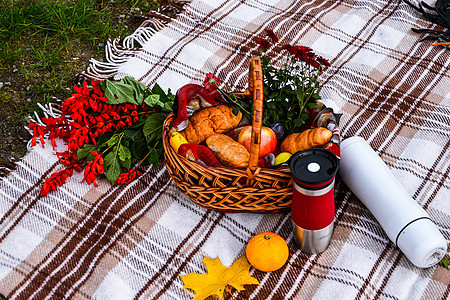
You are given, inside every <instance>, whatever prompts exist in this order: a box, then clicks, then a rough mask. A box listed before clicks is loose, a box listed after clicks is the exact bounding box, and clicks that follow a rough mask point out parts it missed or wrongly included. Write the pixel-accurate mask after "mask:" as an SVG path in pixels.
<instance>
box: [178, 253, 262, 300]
mask: <svg viewBox="0 0 450 300" xmlns="http://www.w3.org/2000/svg"><path fill="white" fill-rule="evenodd" d="M203 263H204V264H205V266H206V269H207V270H208V274H195V273H189V274H187V275H180V277H181V279H182V280H183V282H184V288H185V289H191V290H193V291H194V292H195V297H194V299H193V300H198V299H205V298H206V297H208V296H211V295H217V296H219V297H220V298H222V297H223V291H224V290H225V288H226V286H227V285H231V286H232V287H234V288H235V289H237V290H239V291H242V290H245V288H244V287H243V286H242V285H243V284H259V281H258V279H256V278H254V277H251V276H250V275H249V269H250V264H249V262H248V261H247V259H246V258H245V256H241V257H240V258H238V259H236V260H235V261H234V263H233V264H232V265H231V266H230V267H229V268H227V267H225V266H224V265H223V264H222V262H221V261H220V259H219V258H218V257H216V258H214V259H211V258H209V257H206V256H204V257H203Z"/></svg>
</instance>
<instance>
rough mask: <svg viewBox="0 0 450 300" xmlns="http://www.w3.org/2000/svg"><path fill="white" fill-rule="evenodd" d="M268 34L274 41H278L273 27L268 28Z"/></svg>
mask: <svg viewBox="0 0 450 300" xmlns="http://www.w3.org/2000/svg"><path fill="white" fill-rule="evenodd" d="M266 34H267V36H268V37H269V38H270V39H271V40H272V41H273V42H274V43H278V36H277V35H276V34H275V32H273V30H271V29H266Z"/></svg>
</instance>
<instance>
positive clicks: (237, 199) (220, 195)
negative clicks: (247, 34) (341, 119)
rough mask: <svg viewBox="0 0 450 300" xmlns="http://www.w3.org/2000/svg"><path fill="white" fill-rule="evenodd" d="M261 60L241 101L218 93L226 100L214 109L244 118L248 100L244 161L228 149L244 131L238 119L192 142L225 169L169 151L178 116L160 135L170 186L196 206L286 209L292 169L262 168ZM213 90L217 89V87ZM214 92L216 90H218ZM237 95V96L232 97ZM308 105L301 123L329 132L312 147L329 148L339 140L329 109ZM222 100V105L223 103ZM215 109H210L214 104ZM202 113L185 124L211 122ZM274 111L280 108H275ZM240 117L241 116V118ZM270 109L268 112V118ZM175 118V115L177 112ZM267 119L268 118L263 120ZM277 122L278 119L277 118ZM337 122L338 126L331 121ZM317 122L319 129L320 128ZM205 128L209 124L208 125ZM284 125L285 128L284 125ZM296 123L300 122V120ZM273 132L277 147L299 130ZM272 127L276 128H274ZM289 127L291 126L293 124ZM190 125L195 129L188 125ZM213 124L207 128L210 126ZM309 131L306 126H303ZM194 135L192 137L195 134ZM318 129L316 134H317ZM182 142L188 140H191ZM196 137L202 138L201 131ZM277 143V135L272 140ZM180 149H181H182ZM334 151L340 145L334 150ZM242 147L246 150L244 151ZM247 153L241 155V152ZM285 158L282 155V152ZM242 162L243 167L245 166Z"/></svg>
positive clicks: (254, 62) (279, 126) (279, 127)
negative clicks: (248, 126) (247, 147)
mask: <svg viewBox="0 0 450 300" xmlns="http://www.w3.org/2000/svg"><path fill="white" fill-rule="evenodd" d="M262 65H263V63H262V61H261V59H260V57H253V58H252V59H251V63H250V72H249V84H248V89H247V90H246V91H245V92H243V93H239V97H234V95H231V96H230V94H227V93H225V92H224V91H222V90H221V93H222V95H223V96H224V97H225V98H226V102H227V103H226V104H218V106H224V107H228V108H229V111H230V112H231V113H232V114H233V118H237V119H242V118H244V115H245V116H246V117H248V112H249V108H248V106H247V105H246V103H245V101H251V103H252V109H251V111H252V113H251V115H250V117H251V119H252V125H251V139H250V140H251V144H250V151H248V160H247V156H246V155H245V157H244V158H242V157H240V156H236V154H235V153H234V151H230V150H229V149H230V148H234V147H238V146H237V145H240V144H239V143H238V140H239V139H238V136H239V134H240V133H241V132H242V130H243V129H242V128H241V127H239V124H238V123H239V121H237V119H236V122H235V123H236V124H235V125H234V126H231V127H230V128H228V129H227V130H225V131H223V132H222V133H221V134H215V133H213V132H212V131H213V130H210V129H206V130H205V131H209V133H210V134H211V136H210V137H206V140H205V142H201V140H202V139H203V138H199V139H197V138H196V141H198V142H199V143H200V145H206V146H207V147H208V148H209V149H210V150H212V152H213V153H214V154H215V155H216V157H217V159H218V160H219V161H220V162H221V163H222V164H223V165H224V166H219V167H212V166H208V165H207V164H201V163H200V164H199V163H195V162H194V161H192V160H189V159H187V158H185V157H183V156H182V155H178V154H177V153H176V152H175V151H174V150H173V149H171V147H170V145H169V143H168V138H169V133H170V131H171V130H172V127H171V124H172V122H173V121H174V119H175V118H176V116H175V114H170V115H169V116H168V117H167V119H166V120H165V122H164V134H163V143H164V148H165V152H164V154H165V159H166V160H165V162H166V167H167V170H168V172H169V174H170V176H171V177H172V179H173V180H174V183H175V184H176V185H177V186H178V187H179V188H180V189H181V191H182V192H183V193H184V194H185V195H186V196H187V197H188V198H190V199H191V200H192V201H194V202H195V203H197V204H198V205H200V206H202V207H205V208H208V209H212V210H217V211H223V212H259V213H270V212H279V211H286V210H288V209H290V204H291V196H292V182H293V180H292V176H291V174H290V169H289V167H287V166H286V165H283V164H281V167H278V166H274V167H273V168H272V167H267V161H265V163H264V164H261V162H262V161H264V160H262V159H260V153H261V140H262V139H261V136H262V130H263V119H264V113H263V98H264V94H263V76H262V75H263V70H262ZM216 83H217V78H215V77H214V76H213V75H211V74H208V77H207V80H206V81H205V86H207V84H210V85H215V86H217V85H216ZM216 88H217V87H216ZM217 89H218V88H217ZM236 95H238V93H236ZM308 101H313V102H316V100H315V98H313V97H310V98H308V100H307V101H306V100H305V103H304V105H303V108H304V109H305V110H307V112H304V113H302V114H303V115H304V114H305V113H306V114H307V115H308V116H309V119H307V120H305V122H304V123H303V124H306V125H305V126H309V127H313V128H314V127H318V126H320V127H324V129H325V127H328V128H329V129H326V130H327V132H329V133H331V135H329V136H328V139H327V140H323V144H324V145H318V144H314V145H316V146H323V147H331V145H332V144H335V143H336V142H337V145H338V144H339V130H338V127H337V119H336V118H335V117H334V113H333V111H332V110H330V109H327V108H325V107H324V109H323V111H319V110H318V109H314V108H317V105H309V106H308V103H309V102H308ZM224 102H225V101H224ZM213 107H214V106H213ZM203 110H205V109H202V110H199V111H196V112H195V113H194V114H193V115H192V116H190V117H189V118H188V120H187V123H188V125H187V127H186V130H185V131H187V128H188V127H189V126H191V123H192V124H195V123H199V122H198V121H195V120H196V118H198V117H196V115H197V116H198V115H200V116H202V122H210V121H208V120H206V118H207V116H208V115H209V113H202V111H203ZM277 110H279V109H278V108H277ZM241 113H242V117H241V116H240V114H241ZM272 113H273V111H272V110H270V106H268V114H272ZM176 115H177V116H178V115H179V114H176ZM266 120H268V119H267V118H266ZM277 121H280V120H277ZM335 121H336V122H335ZM319 123H320V125H319ZM206 124H207V123H206ZM286 124H287V125H288V126H289V124H288V123H286ZM296 124H300V122H299V121H297V122H296ZM268 125H269V126H264V127H274V128H277V131H278V133H281V134H279V137H280V138H279V140H280V144H281V141H282V140H283V138H284V137H285V136H286V135H287V134H286V133H291V132H289V130H293V129H294V128H300V127H301V126H299V127H295V126H294V127H293V126H291V127H288V128H285V125H284V124H281V122H276V123H275V124H274V125H273V126H270V124H268ZM275 125H276V126H275ZM291 125H292V124H291ZM192 127H194V126H192ZM212 127H213V126H209V128H212ZM305 129H307V128H305ZM197 131H202V127H201V126H199V127H198V129H197ZM197 131H196V132H195V135H194V134H193V136H196V135H198V134H197ZM318 131H319V130H318ZM182 134H183V135H184V136H186V139H187V140H188V141H189V137H188V136H187V135H186V134H185V133H183V131H182ZM200 135H204V134H203V132H201V133H200ZM274 140H277V137H275V138H274ZM280 144H278V147H277V148H276V149H275V150H274V151H273V153H270V154H269V155H267V156H266V157H269V156H272V157H273V159H272V163H271V165H273V162H274V161H275V154H277V153H278V152H279V151H280V150H279V146H280ZM183 146H184V145H182V146H180V149H181V147H183ZM337 147H338V146H337ZM244 148H245V147H244ZM244 153H245V152H244ZM284 156H285V157H286V154H284ZM244 162H246V163H244Z"/></svg>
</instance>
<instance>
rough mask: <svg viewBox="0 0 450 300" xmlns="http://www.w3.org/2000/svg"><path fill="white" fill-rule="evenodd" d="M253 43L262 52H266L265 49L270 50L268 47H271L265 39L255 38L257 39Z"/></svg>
mask: <svg viewBox="0 0 450 300" xmlns="http://www.w3.org/2000/svg"><path fill="white" fill-rule="evenodd" d="M255 42H256V43H257V44H258V45H259V46H260V47H261V48H262V49H263V50H267V49H269V48H270V46H272V43H271V42H269V41H268V40H266V39H260V38H257V39H256V40H255Z"/></svg>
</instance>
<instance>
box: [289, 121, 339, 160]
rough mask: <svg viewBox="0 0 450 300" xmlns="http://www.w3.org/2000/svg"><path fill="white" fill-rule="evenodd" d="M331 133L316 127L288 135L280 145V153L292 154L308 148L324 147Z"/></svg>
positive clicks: (323, 128)
mask: <svg viewBox="0 0 450 300" xmlns="http://www.w3.org/2000/svg"><path fill="white" fill-rule="evenodd" d="M332 135H333V133H332V132H331V131H330V130H328V129H326V128H325V127H316V128H313V129H307V130H305V131H302V132H299V133H292V134H290V135H288V136H287V137H286V138H285V139H284V140H283V142H282V143H281V145H280V150H281V152H289V153H291V154H294V153H295V152H297V151H302V150H306V149H310V148H316V147H321V146H323V145H325V144H326V143H327V142H328V141H329V140H330V139H331V136H332Z"/></svg>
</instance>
